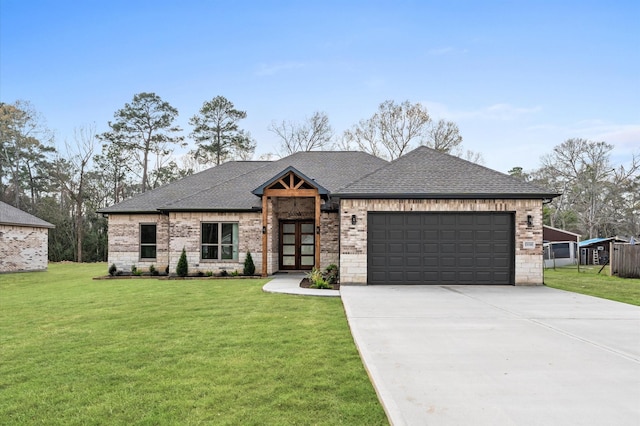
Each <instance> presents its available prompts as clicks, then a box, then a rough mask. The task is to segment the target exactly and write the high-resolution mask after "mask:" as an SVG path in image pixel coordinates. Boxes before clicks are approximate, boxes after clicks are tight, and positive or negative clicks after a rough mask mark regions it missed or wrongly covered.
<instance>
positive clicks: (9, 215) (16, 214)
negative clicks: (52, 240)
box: [0, 201, 55, 228]
mask: <svg viewBox="0 0 640 426" xmlns="http://www.w3.org/2000/svg"><path fill="white" fill-rule="evenodd" d="M0 224H2V225H18V226H32V227H34V228H55V226H54V225H52V224H50V223H49V222H47V221H44V220H42V219H40V218H37V217H35V216H34V215H32V214H29V213H27V212H24V211H22V210H20V209H17V208H15V207H13V206H11V205H9V204H7V203H3V202H2V201H0Z"/></svg>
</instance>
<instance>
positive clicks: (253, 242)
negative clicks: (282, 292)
mask: <svg viewBox="0 0 640 426" xmlns="http://www.w3.org/2000/svg"><path fill="white" fill-rule="evenodd" d="M202 222H237V223H238V241H239V244H238V260H237V261H231V260H201V259H200V224H201V223H202ZM169 229H170V233H171V241H170V253H171V259H170V261H169V269H170V270H171V272H175V270H176V266H177V265H178V259H179V257H180V253H181V252H182V248H183V247H184V248H185V251H186V252H187V262H188V264H189V272H197V271H202V272H206V271H212V272H217V271H219V270H222V269H225V270H226V271H227V272H232V271H238V272H240V273H242V271H243V269H244V260H245V258H246V255H247V251H250V252H251V257H252V258H253V263H254V265H255V266H256V273H260V269H261V268H262V216H261V214H260V213H252V212H243V213H236V212H230V213H225V212H176V213H170V214H169Z"/></svg>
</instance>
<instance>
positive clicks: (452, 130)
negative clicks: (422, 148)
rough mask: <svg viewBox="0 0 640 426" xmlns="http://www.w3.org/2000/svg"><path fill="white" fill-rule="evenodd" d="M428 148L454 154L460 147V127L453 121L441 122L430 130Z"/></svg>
mask: <svg viewBox="0 0 640 426" xmlns="http://www.w3.org/2000/svg"><path fill="white" fill-rule="evenodd" d="M428 134H429V140H428V141H427V146H430V147H431V148H433V149H435V150H436V151H440V152H446V153H449V152H452V151H453V150H454V149H456V148H458V147H460V144H461V143H462V136H461V135H460V129H459V128H458V125H457V124H456V123H454V122H453V121H445V120H439V121H438V122H437V123H436V124H435V125H433V126H431V127H430V128H429V133H428Z"/></svg>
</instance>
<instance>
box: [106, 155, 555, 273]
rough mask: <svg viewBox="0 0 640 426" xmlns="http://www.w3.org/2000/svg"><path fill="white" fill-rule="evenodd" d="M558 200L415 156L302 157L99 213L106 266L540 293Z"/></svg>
mask: <svg viewBox="0 0 640 426" xmlns="http://www.w3.org/2000/svg"><path fill="white" fill-rule="evenodd" d="M555 196H557V194H554V193H551V192H549V191H547V190H544V189H541V188H539V187H536V186H534V185H532V184H530V183H526V182H521V181H519V180H517V179H515V178H512V177H511V176H507V175H505V174H502V173H499V172H496V171H493V170H490V169H487V168H485V167H482V166H479V165H477V164H474V163H470V162H468V161H465V160H462V159H460V158H458V157H454V156H451V155H447V154H443V153H439V152H437V151H435V150H432V149H430V148H426V147H420V148H417V149H415V150H414V151H412V152H410V153H408V154H406V155H404V156H402V157H400V158H399V159H397V160H395V161H392V162H387V161H384V160H381V159H379V158H376V157H373V156H371V155H369V154H366V153H362V152H329V151H317V152H299V153H295V154H293V155H291V156H288V157H285V158H282V159H280V160H277V161H273V162H269V161H247V162H229V163H225V164H222V165H220V166H217V167H213V168H211V169H208V170H205V171H203V172H201V173H198V174H195V175H192V176H188V177H185V178H183V179H181V180H179V181H177V182H174V183H172V184H169V185H166V186H163V187H160V188H157V189H155V190H153V191H149V192H145V193H143V194H140V195H138V196H135V197H133V198H131V199H129V200H126V201H123V202H121V203H119V204H116V205H114V206H111V207H108V208H104V209H101V210H100V212H101V213H103V214H107V215H108V216H109V263H110V264H111V263H114V264H116V266H117V267H118V268H119V269H129V268H130V267H131V266H132V265H135V266H136V267H137V268H142V269H144V268H148V267H149V266H150V265H152V264H153V265H154V266H155V267H160V268H164V267H165V266H168V267H169V269H170V270H171V271H172V272H174V271H175V268H176V265H177V262H178V258H179V256H180V253H181V251H182V249H183V248H184V249H185V251H186V253H187V257H188V263H189V268H190V271H209V270H212V271H213V270H219V269H227V270H236V269H237V270H242V264H243V261H244V258H245V254H246V252H247V251H250V252H251V253H252V257H253V259H254V261H255V263H256V267H257V271H261V272H262V274H263V275H267V274H272V273H274V272H277V271H287V270H307V269H310V268H312V267H314V266H316V267H320V268H324V267H326V266H327V265H329V264H331V263H335V264H337V265H338V266H339V268H340V279H341V282H342V283H343V284H350V283H353V284H516V285H520V284H542V282H543V276H542V275H543V258H542V250H543V247H542V242H543V241H542V238H543V237H542V205H543V202H545V201H548V200H550V199H551V198H553V197H555Z"/></svg>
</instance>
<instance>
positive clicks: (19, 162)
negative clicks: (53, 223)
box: [0, 101, 55, 210]
mask: <svg viewBox="0 0 640 426" xmlns="http://www.w3.org/2000/svg"><path fill="white" fill-rule="evenodd" d="M43 122H44V120H43V119H42V118H41V117H40V115H39V114H38V113H37V112H36V111H35V109H34V108H33V106H32V105H31V104H30V103H29V102H25V101H16V102H15V103H14V104H6V103H3V102H0V197H1V198H3V199H5V200H6V201H10V202H11V203H12V204H13V205H14V206H15V207H17V208H20V207H21V206H20V204H21V203H20V199H21V197H23V196H24V195H25V193H24V190H25V189H26V190H28V199H29V201H30V208H29V209H28V210H30V209H31V208H33V207H34V206H35V205H36V203H37V201H38V199H39V197H40V195H41V193H42V192H44V191H46V190H47V189H48V186H49V184H50V179H49V174H48V168H49V165H50V164H51V162H50V155H51V154H53V153H54V152H55V148H53V147H52V146H50V145H49V143H51V141H52V140H53V137H52V135H51V133H50V132H49V130H48V129H47V128H46V127H45V125H44V124H43Z"/></svg>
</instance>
